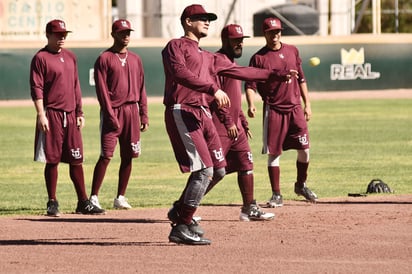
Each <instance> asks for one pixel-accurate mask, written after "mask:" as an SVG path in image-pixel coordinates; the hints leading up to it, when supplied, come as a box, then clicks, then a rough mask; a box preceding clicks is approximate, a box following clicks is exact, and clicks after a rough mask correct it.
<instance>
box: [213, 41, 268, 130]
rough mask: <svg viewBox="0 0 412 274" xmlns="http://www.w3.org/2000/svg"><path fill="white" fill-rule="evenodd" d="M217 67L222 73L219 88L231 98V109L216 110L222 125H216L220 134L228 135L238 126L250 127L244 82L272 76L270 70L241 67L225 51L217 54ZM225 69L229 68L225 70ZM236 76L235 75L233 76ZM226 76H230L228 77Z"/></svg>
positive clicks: (221, 50) (219, 78)
mask: <svg viewBox="0 0 412 274" xmlns="http://www.w3.org/2000/svg"><path fill="white" fill-rule="evenodd" d="M215 67H216V69H217V70H218V71H221V73H220V75H218V83H219V87H220V88H221V89H222V90H224V91H225V92H226V93H227V95H228V96H229V98H230V102H231V105H230V107H229V108H228V107H225V108H221V109H217V108H214V112H215V113H216V117H217V118H218V119H219V121H220V123H215V124H216V128H217V129H218V131H219V133H220V134H226V132H227V129H229V128H230V127H231V126H233V125H236V126H237V127H238V128H239V127H240V126H242V127H243V128H247V127H248V122H247V120H246V117H245V115H244V114H243V111H242V81H241V80H245V81H266V80H268V78H269V76H271V75H272V72H271V71H270V70H265V69H258V68H254V67H240V66H239V65H238V64H237V63H236V61H235V60H234V59H231V58H229V57H228V56H227V55H226V54H225V52H224V50H223V49H220V50H219V51H218V52H217V53H216V54H215ZM223 68H228V69H226V70H223ZM233 74H235V75H233ZM226 75H229V77H228V76H226ZM273 76H275V74H274V72H273Z"/></svg>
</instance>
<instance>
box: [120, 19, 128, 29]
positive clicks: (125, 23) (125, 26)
mask: <svg viewBox="0 0 412 274" xmlns="http://www.w3.org/2000/svg"><path fill="white" fill-rule="evenodd" d="M120 23H121V24H122V27H124V28H128V27H129V25H128V24H127V22H126V21H124V20H122V21H121V22H120Z"/></svg>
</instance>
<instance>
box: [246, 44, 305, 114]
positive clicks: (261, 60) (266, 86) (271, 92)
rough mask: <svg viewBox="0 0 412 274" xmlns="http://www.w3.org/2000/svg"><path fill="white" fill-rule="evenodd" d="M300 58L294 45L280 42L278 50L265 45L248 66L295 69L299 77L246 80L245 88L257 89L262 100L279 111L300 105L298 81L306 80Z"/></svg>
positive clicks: (279, 69)
mask: <svg viewBox="0 0 412 274" xmlns="http://www.w3.org/2000/svg"><path fill="white" fill-rule="evenodd" d="M301 64H302V60H301V59H300V57H299V51H298V49H297V48H296V47H295V46H292V45H288V44H284V43H282V47H281V48H280V49H279V50H272V49H269V48H267V47H266V46H265V47H263V48H261V49H260V50H259V51H258V52H257V53H255V54H254V55H253V56H252V58H251V59H250V63H249V65H250V66H253V67H257V68H265V69H270V70H277V71H289V70H291V69H294V70H297V71H298V73H299V79H295V78H294V79H292V80H291V82H290V83H289V82H287V81H283V80H275V79H273V80H271V81H267V82H264V83H263V82H261V83H256V82H247V83H246V84H245V87H246V88H251V89H253V90H257V91H258V92H259V94H260V96H261V97H262V99H263V101H264V102H265V103H266V104H267V105H269V106H271V107H272V108H274V109H276V110H278V111H280V112H290V111H291V110H292V109H294V108H295V107H296V106H298V105H299V106H300V105H301V93H300V86H299V84H300V83H303V82H305V81H306V79H305V75H304V73H303V70H302V65H301Z"/></svg>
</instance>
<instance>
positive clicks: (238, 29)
mask: <svg viewBox="0 0 412 274" xmlns="http://www.w3.org/2000/svg"><path fill="white" fill-rule="evenodd" d="M235 29H236V32H237V33H239V34H243V32H242V28H241V27H239V26H236V27H235Z"/></svg>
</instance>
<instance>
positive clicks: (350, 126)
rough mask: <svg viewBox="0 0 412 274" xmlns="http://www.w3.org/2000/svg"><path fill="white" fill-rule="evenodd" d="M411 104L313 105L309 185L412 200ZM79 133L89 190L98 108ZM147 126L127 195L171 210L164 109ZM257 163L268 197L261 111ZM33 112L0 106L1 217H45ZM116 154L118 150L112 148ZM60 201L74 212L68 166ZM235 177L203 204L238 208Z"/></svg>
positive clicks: (110, 183)
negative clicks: (380, 190)
mask: <svg viewBox="0 0 412 274" xmlns="http://www.w3.org/2000/svg"><path fill="white" fill-rule="evenodd" d="M411 110H412V100H411V99H370V100H354V99H346V100H325V101H323V100H320V101H312V111H313V118H312V120H311V121H310V123H309V130H310V137H311V164H310V168H309V178H308V185H309V186H310V187H311V188H312V189H313V190H314V191H315V192H316V193H317V194H318V196H319V197H320V198H323V197H339V196H346V195H347V193H348V192H365V191H366V186H367V184H368V182H369V181H370V180H371V179H373V178H381V179H382V180H384V181H385V182H386V183H388V185H389V186H390V187H391V188H392V189H394V190H395V192H396V193H397V194H411V193H412V187H411V186H410V185H411V183H412V172H411V169H412V157H411V155H412V129H411V117H412V111H411ZM84 112H85V115H86V127H85V128H84V130H83V141H84V150H85V162H84V170H85V179H86V187H87V191H88V192H89V191H90V187H91V177H92V173H93V168H94V164H95V162H96V160H97V158H98V155H99V118H98V117H99V108H98V106H97V105H87V106H84ZM149 118H150V128H149V131H148V132H145V133H143V136H142V146H143V147H142V155H141V157H140V158H138V159H137V160H135V161H134V166H133V172H132V177H131V180H130V183H129V187H128V191H127V193H126V196H127V197H128V198H129V202H130V203H131V204H132V206H133V207H134V208H139V207H168V206H170V204H171V203H172V202H173V201H174V200H175V199H176V198H177V197H178V196H179V194H180V192H181V190H182V189H183V186H184V184H185V182H186V178H187V174H181V173H180V171H179V169H178V166H177V164H176V161H175V159H174V155H173V153H172V150H171V147H170V143H169V140H168V137H167V134H166V132H165V129H164V124H163V106H162V104H161V103H151V104H150V105H149ZM249 123H250V128H251V129H252V132H253V135H254V138H253V139H252V140H251V146H252V151H253V153H254V163H255V197H256V199H257V200H258V202H264V201H265V200H266V199H267V198H268V197H269V196H270V194H271V193H270V186H269V182H268V178H267V173H266V155H262V154H260V149H261V132H262V130H261V105H260V104H259V113H258V117H257V118H255V119H252V120H251V119H249ZM34 124H35V111H34V107H33V106H21V107H1V108H0V128H1V132H0V140H1V146H0V155H1V158H2V160H1V162H0V170H1V173H0V195H1V199H0V215H13V214H43V213H44V212H45V205H46V202H47V194H46V189H45V185H44V179H43V169H44V165H43V164H41V163H36V162H33V160H32V159H33V138H34ZM117 152H118V150H117ZM295 160H296V153H295V151H287V152H285V153H284V154H283V156H282V157H281V171H282V173H281V187H282V192H283V196H284V199H286V200H288V199H296V195H295V194H294V193H293V188H292V187H293V182H294V180H295V177H296V175H295ZM119 162H120V161H119V156H118V153H116V156H115V157H114V159H113V160H112V162H111V164H110V166H109V168H108V171H107V174H106V178H105V181H104V183H103V186H102V188H101V191H100V195H99V199H100V203H101V204H102V206H103V207H105V208H107V209H110V208H111V207H112V202H113V198H114V196H115V195H116V189H117V171H118V166H119ZM59 170H60V172H59V183H58V188H57V195H58V199H59V203H60V208H61V211H63V212H72V211H73V210H74V209H75V205H76V196H75V191H74V188H73V186H72V183H71V181H70V180H69V175H68V167H67V165H65V164H61V165H60V168H59ZM240 202H241V196H240V194H239V190H238V186H237V183H236V175H234V174H231V175H228V176H227V177H226V178H225V179H224V180H223V181H222V182H221V183H220V184H219V185H218V186H217V187H216V188H215V189H214V191H212V192H211V193H210V194H209V195H208V196H206V197H205V199H204V200H203V203H208V204H228V203H240Z"/></svg>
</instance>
